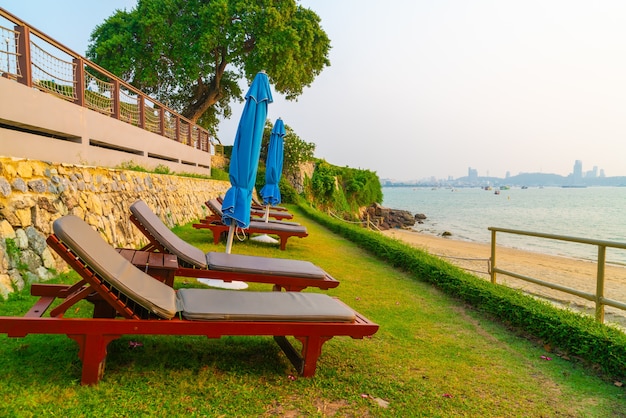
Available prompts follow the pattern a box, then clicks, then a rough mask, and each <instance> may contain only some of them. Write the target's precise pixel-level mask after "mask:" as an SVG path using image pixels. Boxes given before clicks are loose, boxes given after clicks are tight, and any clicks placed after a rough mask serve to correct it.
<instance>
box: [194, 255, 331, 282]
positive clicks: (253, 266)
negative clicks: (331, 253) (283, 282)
mask: <svg viewBox="0 0 626 418" xmlns="http://www.w3.org/2000/svg"><path fill="white" fill-rule="evenodd" d="M206 262H207V264H208V265H209V270H216V271H232V272H238V273H250V274H265V275H267V274H269V275H272V276H291V277H302V278H308V279H320V280H321V279H324V278H325V277H326V272H325V271H324V270H322V269H321V268H319V267H318V266H316V265H315V264H313V263H311V262H309V261H303V260H290V259H286V258H268V257H256V256H253V255H240V254H227V253H218V252H210V253H207V255H206Z"/></svg>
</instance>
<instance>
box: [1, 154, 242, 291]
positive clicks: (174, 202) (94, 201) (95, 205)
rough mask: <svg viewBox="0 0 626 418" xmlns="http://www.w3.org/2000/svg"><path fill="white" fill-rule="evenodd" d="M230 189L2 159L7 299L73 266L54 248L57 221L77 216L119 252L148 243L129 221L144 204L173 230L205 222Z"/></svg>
mask: <svg viewBox="0 0 626 418" xmlns="http://www.w3.org/2000/svg"><path fill="white" fill-rule="evenodd" d="M229 187H230V183H229V182H225V181H216V180H203V179H196V178H188V177H178V176H172V175H161V174H152V173H142V172H135V171H124V170H115V169H106V168H97V167H88V166H80V165H71V164H54V163H50V162H44V161H34V160H25V159H14V158H8V157H0V296H2V297H3V298H6V297H7V295H8V294H9V293H11V292H13V291H15V290H21V289H22V288H23V287H24V286H26V285H27V284H29V283H32V282H35V281H44V280H47V279H49V278H50V277H51V276H52V275H53V274H54V272H55V271H65V270H66V269H67V265H66V264H65V262H63V261H62V260H61V259H60V258H59V257H58V256H57V255H56V253H54V251H52V250H50V249H49V248H48V246H47V245H46V238H47V237H48V235H49V234H50V233H51V231H52V222H54V220H55V219H57V218H59V217H61V216H63V215H66V214H74V215H76V216H78V217H79V218H81V219H84V220H85V221H86V222H87V223H88V224H90V225H92V226H93V227H94V228H96V229H97V230H98V231H99V232H100V233H101V235H102V236H103V237H104V239H106V241H107V242H109V243H110V244H111V245H113V246H116V247H128V248H136V247H139V246H141V245H142V244H145V243H146V242H147V241H146V240H145V239H144V238H143V235H142V234H141V233H140V232H139V231H138V230H137V228H136V227H135V226H134V225H133V224H132V223H131V222H130V220H129V214H130V212H129V207H130V205H131V204H132V203H133V202H135V201H136V200H137V199H142V200H144V201H145V202H146V203H147V204H148V206H149V207H150V208H151V209H152V210H154V211H155V213H157V214H158V215H159V216H160V218H161V219H162V220H163V221H164V222H165V223H166V224H167V225H168V226H169V227H172V226H174V225H180V224H185V223H188V222H191V221H193V220H196V219H198V218H200V217H204V216H205V215H206V214H207V211H208V210H207V209H206V206H205V204H204V202H206V201H207V200H208V199H210V198H213V197H216V196H218V195H221V194H224V193H225V192H226V190H228V188H229Z"/></svg>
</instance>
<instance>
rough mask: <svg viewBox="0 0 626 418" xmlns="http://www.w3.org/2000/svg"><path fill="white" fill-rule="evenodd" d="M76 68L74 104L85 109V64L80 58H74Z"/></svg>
mask: <svg viewBox="0 0 626 418" xmlns="http://www.w3.org/2000/svg"><path fill="white" fill-rule="evenodd" d="M74 67H75V68H76V73H75V75H74V96H75V97H76V98H75V99H74V103H76V104H77V105H79V106H81V107H84V106H85V63H84V62H83V59H82V58H80V57H78V58H74Z"/></svg>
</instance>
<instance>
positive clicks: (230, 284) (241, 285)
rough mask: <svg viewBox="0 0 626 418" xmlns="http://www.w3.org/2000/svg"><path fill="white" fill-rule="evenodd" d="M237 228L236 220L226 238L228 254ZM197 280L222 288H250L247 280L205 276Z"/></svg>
mask: <svg viewBox="0 0 626 418" xmlns="http://www.w3.org/2000/svg"><path fill="white" fill-rule="evenodd" d="M235 228H237V226H236V225H235V223H234V222H233V223H231V224H230V228H228V239H227V240H226V254H230V250H231V249H232V246H233V236H234V234H235ZM196 280H198V281H199V282H200V283H202V284H205V285H207V286H210V287H218V288H220V289H233V290H241V289H247V288H248V284H247V283H246V282H240V281H238V280H233V281H232V282H225V281H224V280H219V279H205V278H198V279H196Z"/></svg>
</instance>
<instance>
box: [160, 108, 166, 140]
mask: <svg viewBox="0 0 626 418" xmlns="http://www.w3.org/2000/svg"><path fill="white" fill-rule="evenodd" d="M159 134H161V136H165V108H164V107H163V106H160V107H159Z"/></svg>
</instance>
